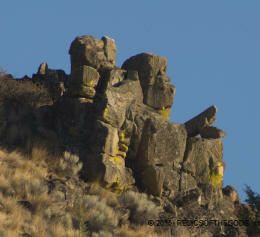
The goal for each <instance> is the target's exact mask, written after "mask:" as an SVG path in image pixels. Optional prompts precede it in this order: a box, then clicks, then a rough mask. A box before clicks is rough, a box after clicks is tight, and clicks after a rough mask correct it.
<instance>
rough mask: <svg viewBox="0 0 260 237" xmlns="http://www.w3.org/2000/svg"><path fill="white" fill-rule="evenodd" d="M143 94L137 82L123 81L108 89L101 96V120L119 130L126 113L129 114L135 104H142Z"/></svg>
mask: <svg viewBox="0 0 260 237" xmlns="http://www.w3.org/2000/svg"><path fill="white" fill-rule="evenodd" d="M142 99H143V94H142V90H141V86H140V82H139V80H135V81H133V80H123V81H121V82H120V84H117V86H114V87H110V88H108V89H107V90H106V91H105V93H104V95H103V98H102V100H103V108H102V115H101V116H102V119H101V120H104V121H105V122H106V123H109V124H111V125H112V126H114V127H117V128H121V127H122V126H123V123H124V121H125V120H126V115H127V113H128V114H129V113H130V114H131V113H132V112H133V111H134V110H135V106H136V105H137V104H140V103H142Z"/></svg>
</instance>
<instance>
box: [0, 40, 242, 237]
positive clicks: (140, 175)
mask: <svg viewBox="0 0 260 237" xmlns="http://www.w3.org/2000/svg"><path fill="white" fill-rule="evenodd" d="M69 54H70V59H71V73H70V75H66V74H65V72H63V71H62V70H52V69H49V68H48V65H47V64H46V63H44V64H41V65H40V67H39V69H38V72H37V73H36V74H34V75H33V78H32V81H33V83H36V84H41V85H43V86H45V88H47V89H48V91H49V95H50V97H51V102H48V103H46V104H45V105H44V106H43V105H41V106H36V107H35V108H34V110H33V111H32V112H31V113H32V114H33V116H34V118H35V119H36V120H35V121H36V123H35V128H34V131H35V133H34V135H32V136H34V137H39V136H40V137H43V138H45V139H46V140H48V139H49V137H50V134H52V136H53V137H55V139H56V144H57V145H56V147H58V148H57V149H56V150H60V151H63V150H65V149H66V150H70V152H72V153H76V154H77V155H79V157H80V158H81V161H82V162H83V165H84V167H83V172H82V177H83V178H84V179H85V180H87V181H98V182H100V183H101V184H102V185H103V186H104V187H106V188H109V189H111V190H114V191H117V192H124V191H125V190H128V189H136V188H137V189H138V190H140V191H143V192H146V193H148V194H150V195H153V196H154V197H157V198H159V199H163V200H164V202H165V203H167V202H169V201H170V202H171V203H174V204H176V205H177V206H180V207H181V206H184V205H188V204H191V203H193V204H194V203H195V204H196V205H198V206H204V207H207V208H209V209H210V208H214V206H216V204H217V203H221V202H223V200H224V199H225V198H226V197H227V198H230V199H231V201H232V202H239V201H238V200H239V199H238V197H237V196H236V193H235V190H233V189H232V190H231V188H226V189H225V190H224V197H223V194H222V185H223V175H224V162H223V140H222V139H223V137H224V135H225V133H224V132H223V131H222V130H220V129H218V128H216V127H214V126H213V124H214V122H215V120H216V113H217V108H216V106H211V107H209V108H207V109H206V110H205V111H203V112H202V113H200V114H199V115H197V116H195V117H194V118H192V119H191V120H189V121H187V122H185V123H183V124H178V123H174V122H170V121H169V115H170V110H171V107H172V105H173V102H174V96H175V91H176V89H175V86H174V85H172V84H171V81H170V79H169V77H168V75H167V59H166V58H164V57H161V56H158V55H154V54H150V53H149V54H148V53H141V54H138V55H136V56H133V57H131V58H129V59H127V60H126V61H125V62H124V63H123V65H122V67H121V68H120V67H117V66H116V45H115V41H114V40H112V39H110V38H108V37H103V38H102V39H101V40H99V39H95V38H94V37H92V36H81V37H77V38H76V39H75V40H74V41H73V42H72V44H71V46H70V49H69ZM24 80H29V79H28V78H26V79H24ZM5 116H7V115H6V114H4V113H2V114H1V120H3V118H4V117H5ZM0 128H1V130H0V131H1V132H2V133H4V131H5V129H8V128H7V127H6V126H5V127H4V126H3V125H1V123H0ZM46 134H47V135H46ZM32 140H34V139H33V138H32ZM1 142H2V143H5V142H6V141H5V139H4V137H2V141H1ZM9 143H10V142H9ZM52 145H53V146H52V147H55V145H54V144H52ZM165 205H166V204H165ZM171 205H173V204H169V205H168V206H167V205H166V207H165V208H166V209H167V208H168V209H169V208H170V206H171ZM170 209H171V208H170ZM185 210H186V209H185ZM179 236H181V235H179ZM183 236H184V235H183ZM185 236H188V235H185ZM204 236H212V235H204ZM232 236H235V235H232Z"/></svg>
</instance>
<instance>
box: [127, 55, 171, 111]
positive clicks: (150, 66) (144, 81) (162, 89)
mask: <svg viewBox="0 0 260 237" xmlns="http://www.w3.org/2000/svg"><path fill="white" fill-rule="evenodd" d="M122 68H123V69H126V70H135V71H137V72H138V74H139V78H140V82H141V86H142V90H143V93H144V104H147V105H149V106H151V107H153V108H154V109H158V110H160V109H162V108H169V107H171V106H172V104H173V99H174V95H175V87H174V86H173V85H171V83H170V80H169V78H168V76H167V74H166V69H167V59H166V58H164V57H160V56H157V55H154V54H149V53H141V54H138V55H136V56H133V57H131V58H129V59H127V60H126V61H125V62H124V63H123V65H122Z"/></svg>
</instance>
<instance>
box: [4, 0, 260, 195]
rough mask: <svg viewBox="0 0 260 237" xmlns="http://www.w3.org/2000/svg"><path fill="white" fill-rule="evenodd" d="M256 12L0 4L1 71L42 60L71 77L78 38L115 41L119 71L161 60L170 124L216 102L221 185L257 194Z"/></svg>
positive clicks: (125, 4) (255, 6) (151, 3)
mask: <svg viewBox="0 0 260 237" xmlns="http://www.w3.org/2000/svg"><path fill="white" fill-rule="evenodd" d="M259 12H260V1H259V0H250V1H244V0H243V1H241V0H229V1H226V0H218V1H213V0H196V1H194V0H189V1H188V0H179V1H177V0H163V1H158V0H157V1H155V0H143V1H140V0H131V1H122V0H112V1H106V0H103V1H102V0H99V1H86V0H77V1H69V0H64V1H61V0H60V1H58V0H57V1H53V0H52V1H51V0H45V1H35V0H26V1H14V0H8V1H7V0H3V1H1V14H0V66H1V67H2V68H3V69H5V70H7V71H8V72H10V73H12V74H14V75H15V76H16V77H21V76H23V75H25V74H28V75H31V74H32V73H34V72H35V71H36V70H37V67H38V65H39V64H40V63H41V62H45V61H46V62H48V64H49V67H51V68H60V69H64V70H65V71H66V72H67V73H69V69H70V63H69V56H68V49H69V46H70V43H71V41H72V40H73V39H74V38H75V37H76V36H78V35H84V34H90V35H93V36H96V37H101V36H103V35H108V36H110V37H112V38H114V39H115V40H116V42H117V48H118V57H117V64H118V65H119V66H120V65H121V64H122V63H123V61H124V60H125V59H127V58H128V57H130V56H132V55H135V54H137V53H140V52H153V53H155V54H159V55H162V56H165V57H167V58H168V74H169V76H170V77H171V79H172V82H173V84H174V85H175V86H176V87H177V94H176V97H175V103H174V105H173V109H172V116H171V120H172V121H175V122H184V121H186V120H188V119H189V118H191V117H193V116H194V115H196V114H198V113H200V112H201V111H202V110H204V109H205V108H207V107H208V106H210V105H212V104H215V105H217V107H218V108H219V112H218V115H217V116H218V118H217V123H216V125H217V126H218V127H220V128H222V129H224V130H225V131H226V133H227V137H226V138H225V143H224V160H225V163H226V171H225V184H232V185H234V186H235V187H236V188H237V190H238V191H239V192H240V194H241V197H242V199H244V197H245V195H244V194H243V188H244V185H245V184H248V185H250V186H251V187H252V188H253V189H254V190H255V191H257V192H259V191H260V182H258V181H259V180H260V170H259V168H260V159H259V150H258V149H259V147H260V140H259V135H260V124H259V122H260V108H259V104H258V102H259V101H260V94H259V87H260V80H259V79H260V27H259V23H260V14H259ZM257 101H258V102H257Z"/></svg>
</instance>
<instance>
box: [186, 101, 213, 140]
mask: <svg viewBox="0 0 260 237" xmlns="http://www.w3.org/2000/svg"><path fill="white" fill-rule="evenodd" d="M216 113H217V107H216V106H214V105H213V106H210V107H209V108H207V109H206V110H204V111H203V112H202V113H200V114H199V115H197V116H195V117H193V118H192V119H190V120H189V121H187V122H185V127H186V129H187V132H188V136H189V137H193V136H196V135H198V134H199V133H200V131H201V129H202V128H204V127H208V126H211V125H212V124H213V123H214V122H215V120H216Z"/></svg>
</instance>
